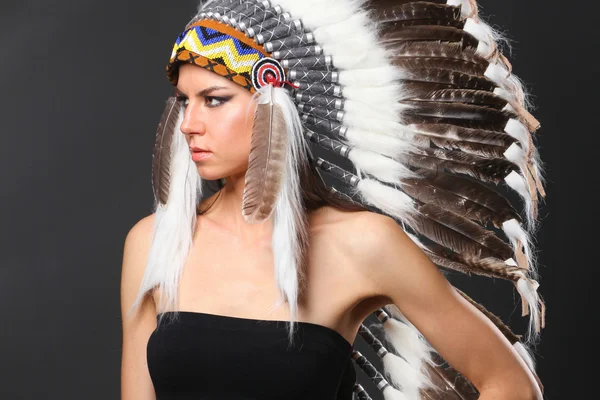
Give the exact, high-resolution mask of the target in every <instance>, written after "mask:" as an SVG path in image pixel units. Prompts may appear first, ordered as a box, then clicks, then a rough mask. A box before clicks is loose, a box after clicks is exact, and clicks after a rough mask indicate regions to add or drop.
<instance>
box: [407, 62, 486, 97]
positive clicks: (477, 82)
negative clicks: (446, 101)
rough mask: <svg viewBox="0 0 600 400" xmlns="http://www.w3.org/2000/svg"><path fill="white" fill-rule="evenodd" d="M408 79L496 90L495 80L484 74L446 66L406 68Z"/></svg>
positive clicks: (466, 87)
mask: <svg viewBox="0 0 600 400" xmlns="http://www.w3.org/2000/svg"><path fill="white" fill-rule="evenodd" d="M404 73H405V74H406V79H407V80H413V81H421V82H433V83H441V84H448V85H456V86H457V87H461V88H463V89H477V90H487V91H489V92H492V91H493V90H494V87H495V86H494V82H492V81H490V80H489V79H487V78H486V77H484V76H476V75H471V74H466V73H464V72H457V71H450V70H448V69H445V68H416V69H410V70H404Z"/></svg>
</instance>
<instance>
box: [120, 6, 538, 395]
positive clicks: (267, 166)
mask: <svg viewBox="0 0 600 400" xmlns="http://www.w3.org/2000/svg"><path fill="white" fill-rule="evenodd" d="M499 37H500V36H499V34H498V33H497V32H496V31H494V30H493V29H492V28H491V27H490V26H489V25H487V24H486V23H484V22H483V21H482V20H481V19H480V18H479V15H478V10H477V3H476V1H475V0H447V1H446V0H430V1H408V0H372V1H366V0H302V1H297V0H279V1H275V0H273V1H269V0H214V1H208V2H205V3H203V4H201V5H200V7H199V10H198V13H197V15H196V16H195V17H194V18H193V19H192V20H191V21H190V22H189V23H188V25H187V26H186V28H185V30H184V32H183V33H182V34H181V35H180V36H179V37H178V38H177V40H176V43H175V45H174V48H173V51H172V54H171V59H170V63H169V65H168V66H167V74H168V77H169V79H170V81H171V83H173V84H176V82H177V77H178V72H177V71H178V66H179V64H180V63H192V64H195V65H198V66H200V67H203V68H207V69H209V70H210V71H212V72H215V73H217V74H219V75H221V76H224V77H226V78H228V79H230V80H232V81H233V82H235V83H237V84H239V85H240V86H242V87H244V88H246V89H247V90H249V91H250V92H251V93H254V94H255V97H256V100H257V103H258V104H257V108H256V112H255V116H254V117H255V120H254V124H253V132H252V146H251V147H252V148H251V153H250V158H249V168H248V171H247V174H246V180H245V184H246V187H245V190H244V198H243V207H242V210H241V212H242V214H243V216H244V218H245V219H246V221H248V222H249V223H264V222H265V221H267V220H269V221H272V223H273V224H274V225H273V226H274V234H273V243H272V245H273V252H274V258H275V277H276V282H277V284H278V287H279V289H280V293H281V298H280V302H279V304H282V302H287V303H288V305H289V307H290V314H291V319H290V322H291V324H290V339H291V338H292V331H293V321H294V316H295V312H296V308H297V305H296V301H297V297H298V295H299V293H300V292H301V288H302V282H303V262H304V261H303V260H304V249H303V247H302V245H301V244H302V243H303V240H304V239H305V237H306V220H305V216H304V213H303V209H302V204H301V198H302V196H301V194H302V193H301V188H300V183H299V178H298V174H299V171H300V169H301V168H303V166H304V165H306V163H309V162H314V165H312V167H313V168H316V169H318V170H320V171H322V172H324V173H325V174H326V175H329V177H330V178H331V181H332V182H333V183H332V184H329V185H328V186H329V187H330V190H331V191H332V192H333V193H335V194H336V195H338V196H340V197H343V198H344V199H346V200H349V201H353V202H356V203H358V204H360V205H363V206H364V207H365V208H368V209H370V210H372V211H374V212H377V213H381V214H385V215H388V216H390V217H392V218H394V219H395V220H396V221H397V222H398V223H399V224H401V225H402V227H403V228H404V230H405V231H406V232H407V234H408V235H409V236H410V237H411V238H412V239H413V240H414V241H415V243H417V244H418V245H419V246H420V247H421V249H423V251H424V252H425V253H426V254H427V255H428V256H429V257H430V259H431V260H432V261H433V262H434V263H435V264H436V265H438V266H439V267H440V268H442V269H451V270H456V271H460V272H464V273H466V274H469V275H470V274H478V275H482V276H487V277H493V278H501V279H505V280H509V281H511V282H513V283H514V286H515V289H516V291H517V292H518V293H519V294H520V296H521V299H522V306H523V310H522V314H523V315H524V316H525V315H529V317H530V318H529V321H530V322H529V329H528V331H527V334H526V335H525V337H524V339H523V340H521V338H520V337H519V336H517V335H515V334H514V333H513V332H512V331H511V330H510V329H509V328H508V327H507V326H506V325H505V324H504V323H503V322H502V321H501V320H500V318H498V317H496V316H495V315H493V314H491V313H490V312H489V311H487V310H486V309H485V308H484V307H483V306H482V305H480V304H477V303H476V302H475V301H474V300H472V299H471V298H470V297H468V296H467V295H466V294H465V293H463V292H461V291H458V292H459V293H460V294H461V295H462V296H463V297H464V298H465V299H466V300H467V301H469V302H470V303H472V304H473V305H475V307H476V308H478V309H479V310H480V311H481V312H482V313H483V314H484V315H485V316H486V317H488V318H489V319H490V320H491V321H492V322H493V323H494V324H495V325H496V326H497V327H498V328H499V329H500V331H501V332H502V333H503V334H504V335H505V336H506V337H507V339H508V340H509V341H510V342H511V343H512V344H513V346H514V347H515V349H516V351H517V352H518V353H519V354H520V355H521V357H522V358H523V359H524V360H525V362H526V364H527V365H528V366H529V368H530V369H531V370H532V372H534V375H535V371H534V369H535V364H534V360H533V358H532V356H531V354H530V350H529V346H531V345H534V344H535V343H536V340H537V338H538V335H539V332H540V330H541V328H542V327H543V326H544V323H545V318H544V316H545V309H544V303H543V302H542V299H541V297H540V296H539V295H538V293H537V288H538V283H537V281H536V280H535V279H537V268H536V259H535V252H534V248H533V238H532V234H533V232H534V230H535V228H536V221H537V215H538V205H539V199H540V197H544V195H545V192H544V179H543V176H542V165H541V161H540V159H539V154H538V151H537V149H536V147H535V145H534V141H533V136H532V135H533V133H534V132H535V131H536V130H537V129H538V127H539V122H538V121H537V120H536V119H535V118H534V117H533V116H532V115H531V114H530V113H529V112H528V111H527V98H526V95H525V93H524V90H523V86H522V84H521V82H520V81H519V79H518V78H517V77H515V76H514V75H513V74H512V73H511V71H512V66H511V64H510V63H509V61H508V60H507V59H506V58H505V57H504V56H503V55H502V53H501V52H500V50H499V48H498V45H497V43H498V38H499ZM286 79H290V80H292V81H293V84H291V85H289V86H291V87H293V88H294V89H290V88H288V87H285V84H284V82H285V81H286ZM180 124H181V109H180V107H179V105H178V104H177V102H176V101H175V100H173V99H170V100H169V101H168V102H167V106H166V109H165V113H164V114H163V117H162V119H161V122H160V124H159V129H158V132H157V135H156V145H155V151H154V161H153V184H154V190H155V198H156V211H157V218H156V225H155V232H154V240H153V244H152V249H151V252H150V258H149V261H148V266H147V268H146V272H145V275H144V279H143V282H142V287H141V288H140V294H139V296H138V299H137V300H136V303H134V306H133V307H135V306H136V305H137V304H138V302H139V301H140V299H141V298H142V296H143V295H144V294H145V293H146V292H147V291H148V290H150V289H151V288H153V287H156V286H160V287H162V288H164V289H166V298H167V300H166V302H165V303H164V304H161V305H160V306H159V308H163V309H164V308H166V307H169V306H173V303H172V302H173V301H174V299H175V296H174V295H175V293H176V287H177V282H178V281H177V280H178V277H179V274H180V272H181V269H182V267H183V262H184V261H185V256H186V255H187V251H188V250H189V246H190V245H191V237H192V236H191V235H193V231H194V224H195V205H196V204H197V202H198V201H199V200H200V198H201V194H202V193H201V191H200V187H201V185H200V184H201V179H200V178H199V177H198V176H197V173H196V171H195V169H194V165H193V163H191V162H190V160H189V154H187V148H184V147H185V143H182V139H181V136H182V135H179V134H176V133H178V131H179V125H180ZM309 143H310V144H311V145H312V146H317V147H318V148H320V149H323V150H324V151H325V154H333V153H336V154H335V157H334V156H332V157H331V158H328V157H317V158H313V157H310V156H308V155H310V148H309V147H308V144H309ZM184 153H185V154H184ZM339 156H342V157H345V158H346V159H347V160H348V161H349V163H350V165H351V166H352V169H349V168H344V167H342V166H340V165H338V163H337V162H336V161H335V160H336V159H339ZM510 191H513V192H515V194H516V195H517V196H516V197H515V196H511V195H510V193H509V192H510ZM513 197H515V198H516V199H518V198H521V199H522V202H521V203H522V209H523V212H520V210H519V209H520V208H521V206H519V205H517V204H515V203H514V201H511V200H510V199H512V198H513ZM271 217H272V218H271ZM167 260H168V261H169V262H167ZM457 290H458V289H457ZM133 307H132V308H133ZM374 315H375V316H376V317H377V321H378V324H377V325H378V328H379V329H380V331H381V332H382V334H381V335H379V336H380V338H377V337H376V336H375V332H374V331H371V330H370V328H368V327H367V326H366V325H364V324H363V326H362V327H361V329H360V332H359V334H360V337H361V338H362V339H364V340H365V341H366V342H367V343H368V344H369V345H371V346H372V347H373V348H374V349H375V351H376V352H377V354H378V355H379V356H380V357H381V358H382V360H383V367H384V373H380V372H379V371H378V370H377V368H376V367H375V366H374V365H373V364H372V363H371V361H370V360H369V359H368V358H367V357H365V356H363V355H362V354H361V353H359V352H358V351H355V352H354V353H353V360H354V361H355V364H356V366H357V367H358V368H359V369H361V370H362V371H364V372H365V373H366V375H367V376H368V377H369V378H370V379H372V380H373V382H374V383H375V384H376V385H377V387H378V388H379V389H380V390H381V391H382V392H383V395H384V397H386V398H387V399H396V398H402V399H411V400H414V399H454V398H456V399H475V398H477V391H476V389H475V388H474V387H473V386H472V385H471V384H470V382H468V381H467V380H466V379H465V378H464V377H462V376H460V374H459V373H458V372H457V371H455V370H454V369H452V367H451V366H448V365H445V364H444V360H443V359H441V357H440V356H439V355H438V354H437V353H436V352H435V349H434V348H432V347H431V346H430V345H429V343H428V342H427V340H426V339H425V338H424V337H423V336H422V335H421V334H420V332H419V331H418V330H417V328H416V327H415V326H414V325H413V324H412V323H411V322H410V321H409V320H408V319H407V318H406V317H405V316H404V315H403V314H402V312H401V311H400V310H399V309H398V308H397V307H396V306H395V305H394V304H389V305H387V306H386V307H384V308H381V309H379V310H377V312H376V313H375V314H374ZM386 346H387V347H386ZM540 386H541V384H540ZM355 393H356V396H357V398H359V399H369V398H370V397H369V395H368V394H367V393H366V391H365V390H364V388H363V387H362V386H361V385H359V384H358V383H357V384H356V385H355Z"/></svg>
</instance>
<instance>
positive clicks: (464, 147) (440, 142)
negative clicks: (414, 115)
mask: <svg viewBox="0 0 600 400" xmlns="http://www.w3.org/2000/svg"><path fill="white" fill-rule="evenodd" d="M413 143H414V144H415V145H416V146H418V147H421V148H430V147H433V146H432V144H433V145H435V146H437V147H439V148H442V149H446V150H461V151H463V152H465V153H469V154H473V155H475V156H481V157H487V158H494V159H503V158H504V157H503V156H504V152H505V151H506V147H499V146H494V145H491V144H481V143H473V142H463V141H460V140H453V139H444V138H439V137H435V136H426V135H414V136H413Z"/></svg>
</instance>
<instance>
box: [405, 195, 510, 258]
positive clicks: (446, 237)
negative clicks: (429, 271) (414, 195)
mask: <svg viewBox="0 0 600 400" xmlns="http://www.w3.org/2000/svg"><path fill="white" fill-rule="evenodd" d="M415 221H416V224H415V230H416V231H417V232H419V233H420V234H422V235H424V236H425V237H427V238H428V239H430V240H433V241H434V242H436V243H439V244H441V245H443V246H445V247H448V248H449V249H451V250H452V251H454V252H456V253H459V254H461V256H467V255H468V256H471V257H494V258H498V259H501V260H505V259H508V258H511V257H512V253H513V252H512V249H511V247H510V245H509V244H507V243H506V242H504V241H503V240H502V239H500V238H498V237H497V236H496V234H495V233H494V232H492V231H489V230H487V229H485V228H483V227H481V226H480V225H478V224H477V223H475V222H472V221H470V220H468V219H466V218H464V217H461V216H460V215H457V214H454V213H452V212H450V211H446V210H443V209H441V208H440V207H438V206H436V205H434V204H424V205H421V206H419V207H418V213H417V215H416V217H415Z"/></svg>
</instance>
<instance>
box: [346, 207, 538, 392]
mask: <svg viewBox="0 0 600 400" xmlns="http://www.w3.org/2000/svg"><path fill="white" fill-rule="evenodd" d="M358 220H360V221H358V223H357V225H356V229H358V232H360V233H361V234H360V235H354V237H355V238H356V239H353V241H355V243H353V244H352V246H351V248H353V249H354V251H353V253H354V255H355V256H356V258H357V261H358V262H360V263H361V264H362V266H361V267H360V268H361V269H362V268H366V269H365V276H367V277H368V278H367V279H369V280H370V281H371V283H372V284H373V285H374V290H375V292H376V293H379V294H380V295H382V296H385V297H386V298H388V299H389V303H394V304H395V305H396V306H397V307H398V308H399V309H400V310H401V311H402V313H403V314H404V315H405V316H406V317H407V318H408V319H409V320H410V321H411V322H412V323H413V324H414V325H415V326H416V328H417V329H418V330H419V331H420V332H421V333H422V334H423V335H424V336H425V337H426V339H427V340H428V341H429V343H431V345H432V346H433V347H434V348H435V349H436V350H437V351H438V352H439V353H440V354H441V355H442V357H444V358H445V359H446V360H447V361H448V363H449V364H450V365H451V366H452V367H454V368H455V369H456V370H457V371H459V372H460V373H462V374H463V375H464V376H465V377H467V379H469V380H470V381H471V382H472V383H473V384H474V385H475V387H476V388H477V389H478V390H479V392H480V397H479V399H480V400H492V399H493V400H503V399H506V400H519V399H523V400H532V399H536V400H537V399H542V394H541V392H540V389H539V387H538V385H537V383H536V380H535V378H534V376H533V374H532V373H531V372H530V371H529V368H528V367H527V365H526V364H525V362H524V361H523V360H522V359H521V357H520V356H519V355H518V353H517V352H516V351H515V350H514V349H513V346H511V344H510V342H509V341H508V340H507V339H506V338H505V337H504V335H503V334H502V333H501V332H500V331H499V330H498V329H497V328H496V326H495V325H494V324H493V323H492V322H491V321H490V320H489V319H488V318H487V317H485V316H484V315H483V314H482V313H481V312H480V311H479V310H477V309H476V308H475V307H473V306H472V305H471V304H470V303H468V302H467V301H466V300H465V299H464V298H463V297H462V296H460V294H458V293H457V292H456V290H454V288H453V287H452V286H451V285H450V283H449V282H448V280H447V279H446V278H445V277H444V275H442V273H441V272H440V271H439V269H438V267H437V266H436V265H435V264H433V263H432V262H431V261H430V259H429V257H428V256H427V255H426V254H425V253H424V252H423V251H422V250H421V249H420V248H419V246H417V245H416V244H415V243H414V242H413V241H412V240H411V239H410V238H409V237H408V235H407V234H406V233H405V232H404V231H403V230H402V229H401V228H400V226H398V224H397V223H396V222H395V221H394V220H393V219H391V218H389V217H386V216H383V215H379V214H375V213H363V215H362V216H361V217H360V218H359V219H358Z"/></svg>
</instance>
